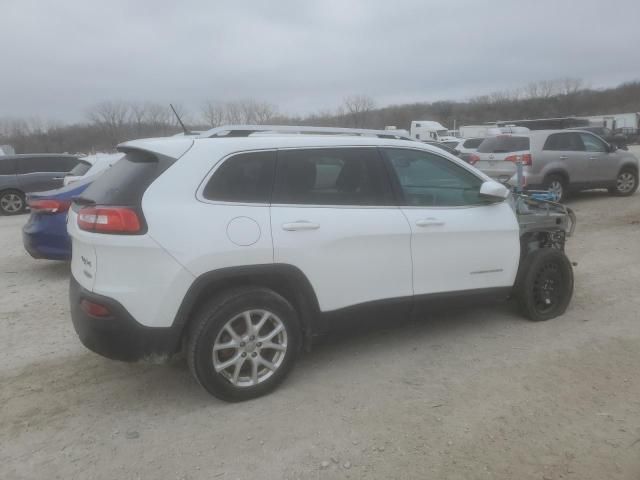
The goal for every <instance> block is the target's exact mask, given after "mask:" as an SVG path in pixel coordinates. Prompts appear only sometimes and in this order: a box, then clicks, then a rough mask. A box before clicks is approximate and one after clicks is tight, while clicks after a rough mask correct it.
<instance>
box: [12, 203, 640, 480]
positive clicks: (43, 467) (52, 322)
mask: <svg viewBox="0 0 640 480" xmlns="http://www.w3.org/2000/svg"><path fill="white" fill-rule="evenodd" d="M569 203H570V206H571V207H573V208H574V209H575V210H576V212H577V214H578V221H579V224H578V229H577V232H576V235H575V237H574V238H573V239H571V240H570V242H569V246H568V253H569V255H570V257H571V259H572V260H573V261H575V262H578V264H579V265H578V267H576V270H575V271H576V292H575V296H574V299H573V303H572V305H571V307H570V309H569V311H568V312H567V314H565V315H564V316H563V317H561V318H558V319H555V320H552V321H550V322H546V323H537V324H536V323H529V322H527V321H525V320H523V319H521V318H520V317H519V316H518V314H517V313H516V311H515V310H514V308H513V306H512V305H501V306H497V307H482V308H474V309H472V310H465V311H452V312H446V313H440V314H436V315H433V316H431V317H430V318H425V319H423V320H421V321H416V322H410V323H404V324H401V325H400V326H395V327H393V326H391V325H392V324H393V323H394V322H393V319H390V326H388V327H387V328H378V329H375V330H374V331H368V332H360V333H359V334H350V335H346V336H339V335H336V336H334V337H333V338H330V339H327V340H326V341H324V342H323V343H322V344H320V345H318V346H317V347H316V348H315V349H314V351H313V352H312V353H310V354H306V355H304V356H303V358H302V359H301V361H300V363H299V365H298V367H297V368H296V369H295V371H294V372H293V374H292V375H291V377H290V378H289V379H288V381H286V382H285V384H284V385H283V386H282V387H281V388H280V389H279V390H278V391H276V392H275V393H274V394H272V395H270V396H268V397H265V398H262V399H258V400H255V401H252V402H248V403H243V404H235V405H230V404H225V403H222V402H219V401H217V400H215V399H213V398H211V397H209V396H208V395H207V394H206V393H205V392H204V391H203V390H201V389H200V387H198V386H197V385H196V383H195V382H194V381H193V380H192V379H191V377H190V375H189V373H188V370H187V368H186V366H185V364H184V363H183V362H181V361H173V362H172V363H171V364H170V365H152V364H145V363H141V364H124V363H117V362H113V361H110V360H106V359H103V358H101V357H99V356H97V355H95V354H93V353H91V352H89V351H87V350H85V348H84V347H83V346H82V345H81V344H80V342H79V341H78V340H77V338H76V335H75V333H74V331H73V328H72V325H71V322H70V320H69V313H68V307H67V282H68V276H69V272H68V270H69V268H68V265H67V264H65V263H53V262H47V261H36V260H32V259H31V258H30V257H29V256H28V255H27V254H26V253H25V252H24V251H23V248H22V242H21V238H20V227H21V226H22V224H23V223H24V222H25V221H26V217H25V216H21V217H12V218H7V217H2V218H0V292H1V293H0V322H1V325H2V327H1V328H0V385H1V392H0V478H2V479H7V480H12V479H25V478H28V479H44V478H47V479H51V478H60V479H71V478H79V479H90V478H99V479H218V478H220V479H236V478H242V479H247V478H254V479H272V478H273V479H281V478H284V479H297V478H305V479H306V478H311V479H334V478H352V479H357V478H367V479H371V478H380V479H391V478H402V479H421V480H422V479H425V478H433V479H441V478H447V479H472V478H473V479H475V478H491V479H502V478H504V479H516V478H517V479H528V478H532V479H541V480H542V479H560V478H568V479H570V478H575V479H581V480H582V479H598V480H601V479H605V478H607V479H613V478H625V479H640V298H639V293H640V288H639V285H640V193H638V194H636V195H635V196H634V197H632V198H611V197H609V196H608V195H607V194H606V193H604V192H592V193H585V194H581V195H579V196H577V197H575V198H573V199H572V200H571V201H570V202H569ZM477 248H478V250H479V253H480V254H481V250H482V246H481V245H478V246H477Z"/></svg>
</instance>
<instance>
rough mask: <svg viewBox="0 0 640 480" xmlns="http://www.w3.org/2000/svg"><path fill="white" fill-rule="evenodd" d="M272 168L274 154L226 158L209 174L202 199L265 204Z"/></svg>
mask: <svg viewBox="0 0 640 480" xmlns="http://www.w3.org/2000/svg"><path fill="white" fill-rule="evenodd" d="M275 166H276V152H275V151H265V152H248V153H240V154H238V155H234V156H232V157H229V158H227V159H226V160H225V161H224V163H223V164H222V165H220V167H219V168H218V169H217V170H216V171H215V172H214V173H213V176H212V177H211V179H210V180H209V182H208V183H207V185H206V186H205V187H204V190H203V191H202V196H203V197H204V198H206V199H207V200H218V201H222V202H239V203H269V201H270V197H271V190H272V189H273V174H274V170H275Z"/></svg>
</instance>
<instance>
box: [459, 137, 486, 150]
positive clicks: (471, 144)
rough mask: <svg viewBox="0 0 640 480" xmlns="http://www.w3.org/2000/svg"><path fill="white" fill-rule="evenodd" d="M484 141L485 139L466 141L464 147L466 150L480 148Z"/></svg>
mask: <svg viewBox="0 0 640 480" xmlns="http://www.w3.org/2000/svg"><path fill="white" fill-rule="evenodd" d="M483 141H484V138H472V139H471V140H466V141H465V142H464V143H463V144H462V146H463V147H464V148H478V147H479V146H480V144H481V143H482V142H483Z"/></svg>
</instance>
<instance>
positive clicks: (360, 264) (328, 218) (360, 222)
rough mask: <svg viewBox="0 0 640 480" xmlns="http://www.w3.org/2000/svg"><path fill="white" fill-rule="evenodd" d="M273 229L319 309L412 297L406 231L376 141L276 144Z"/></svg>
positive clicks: (280, 250)
mask: <svg viewBox="0 0 640 480" xmlns="http://www.w3.org/2000/svg"><path fill="white" fill-rule="evenodd" d="M271 227H272V235H273V246H274V261H275V263H286V264H289V265H294V266H296V267H298V268H299V269H300V270H301V271H302V272H303V273H304V274H305V275H306V276H307V278H308V279H309V281H310V283H311V285H312V286H313V289H314V291H315V293H316V296H317V298H318V303H319V306H320V310H321V311H323V312H327V311H333V310H339V309H341V308H344V307H350V306H355V305H366V304H369V302H374V301H385V300H389V299H397V298H404V299H407V300H410V299H411V296H412V293H413V292H412V288H411V281H412V279H411V251H410V237H411V231H410V228H409V225H408V223H407V220H406V218H405V217H404V215H403V214H402V212H401V210H400V208H398V207H397V206H395V205H394V200H393V195H392V191H391V186H390V182H389V178H388V176H387V175H385V172H384V168H383V164H382V159H381V157H380V154H379V152H378V150H377V149H376V148H375V147H371V148H361V147H351V148H344V147H343V148H315V149H290V150H279V151H278V163H277V169H276V183H275V188H274V193H273V199H272V207H271Z"/></svg>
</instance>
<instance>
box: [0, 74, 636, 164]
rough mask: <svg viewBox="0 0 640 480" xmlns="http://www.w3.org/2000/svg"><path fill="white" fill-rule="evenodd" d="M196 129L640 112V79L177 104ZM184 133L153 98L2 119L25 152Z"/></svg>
mask: <svg viewBox="0 0 640 480" xmlns="http://www.w3.org/2000/svg"><path fill="white" fill-rule="evenodd" d="M174 107H175V108H176V110H177V111H178V113H179V115H180V117H181V118H182V119H183V121H184V122H185V123H186V124H187V126H188V127H189V128H190V129H193V130H206V129H208V128H212V127H216V126H220V125H228V124H293V125H316V126H336V127H337V126H340V127H354V128H376V129H380V128H384V127H385V126H386V125H395V126H396V127H398V128H404V129H408V128H409V125H410V123H411V121H412V120H436V121H439V122H441V123H442V124H443V125H445V126H447V127H449V128H453V126H454V124H455V125H456V126H458V127H459V126H461V125H470V124H478V123H485V122H492V121H496V120H516V119H523V118H546V117H560V116H571V115H599V114H610V113H622V112H636V111H640V81H634V82H628V83H624V84H622V85H619V86H618V87H615V88H608V89H598V90H596V89H591V88H588V87H587V86H585V85H584V83H583V81H581V80H579V79H573V78H566V79H561V80H552V81H540V82H534V83H530V84H529V85H527V86H525V87H523V88H520V89H516V90H511V91H500V92H495V93H492V94H489V95H483V96H478V97H475V98H472V99H470V100H468V101H463V102H457V101H437V102H431V103H428V102H422V103H413V104H405V105H390V106H387V107H382V108H376V105H375V101H374V100H373V99H372V98H371V97H368V96H366V95H353V96H349V97H346V98H345V99H344V100H343V102H342V104H341V105H339V106H338V107H337V108H335V109H333V110H326V111H321V112H318V113H315V114H312V115H309V116H306V117H291V116H287V115H284V114H282V113H280V112H279V109H278V107H277V106H276V105H273V104H270V103H268V102H263V101H258V100H254V99H245V100H237V101H205V102H203V103H202V105H201V106H200V108H199V109H197V110H194V111H189V110H187V109H186V108H185V107H184V106H182V105H174ZM180 131H182V129H181V128H180V126H179V124H178V122H177V120H176V118H175V116H174V114H173V113H172V112H171V110H170V109H169V106H168V105H160V104H157V103H151V102H140V103H139V102H121V101H105V102H101V103H98V104H96V105H93V106H92V107H91V108H89V109H88V110H87V113H86V121H85V122H83V123H78V124H74V125H60V124H56V123H47V122H43V121H41V120H38V119H0V144H10V145H13V146H14V148H15V149H16V152H18V153H33V152H45V153H46V152H87V153H88V152H92V151H109V150H112V149H113V148H114V147H115V145H117V144H118V143H120V142H123V141H126V140H131V139H135V138H144V137H157V136H167V135H172V134H175V133H178V132H180Z"/></svg>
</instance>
